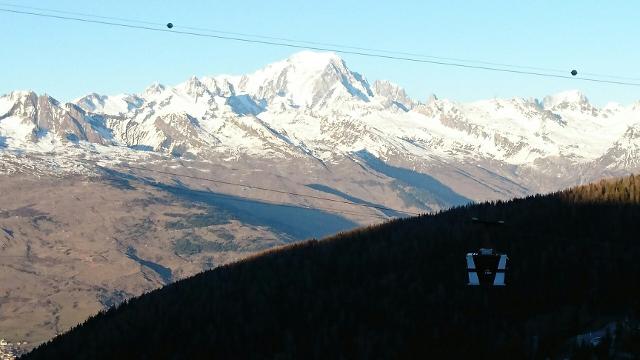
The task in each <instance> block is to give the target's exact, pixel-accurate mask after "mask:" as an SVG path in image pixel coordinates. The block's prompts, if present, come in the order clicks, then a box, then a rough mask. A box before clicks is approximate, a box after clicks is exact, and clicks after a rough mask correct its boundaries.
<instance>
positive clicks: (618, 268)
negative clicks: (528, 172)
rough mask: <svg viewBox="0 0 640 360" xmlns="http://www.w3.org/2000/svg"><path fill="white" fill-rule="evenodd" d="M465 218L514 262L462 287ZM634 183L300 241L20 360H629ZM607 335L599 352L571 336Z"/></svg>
mask: <svg viewBox="0 0 640 360" xmlns="http://www.w3.org/2000/svg"><path fill="white" fill-rule="evenodd" d="M472 216H475V217H480V218H484V219H503V220H505V222H506V224H505V225H504V226H503V227H502V228H500V229H496V230H495V231H493V230H492V231H493V232H494V233H493V234H491V236H492V240H493V241H494V243H495V244H496V245H497V247H498V249H500V250H502V251H505V252H507V253H508V255H509V257H510V259H511V263H510V269H509V275H508V278H507V282H508V286H507V287H506V288H502V289H493V290H490V289H478V288H469V287H467V286H466V282H467V279H466V264H465V258H464V257H465V253H466V252H467V251H469V250H475V249H477V248H478V247H479V246H480V242H481V238H482V234H481V230H482V229H478V227H477V226H478V225H474V224H472V222H471V221H470V218H471V217H472ZM639 230H640V177H630V178H625V179H620V180H615V181H608V182H600V183H598V184H593V185H588V186H584V187H579V188H575V189H571V190H568V191H565V192H561V193H556V194H551V195H545V196H534V197H529V198H525V199H517V200H512V201H507V202H497V203H487V204H477V205H470V206H465V207H459V208H455V209H452V210H449V211H446V212H442V213H439V214H437V215H429V216H421V217H418V218H410V219H404V220H397V221H393V222H390V223H386V224H383V225H379V226H375V227H371V228H367V229H361V230H358V231H354V232H350V233H345V234H339V235H337V236H335V237H332V238H330V239H326V240H322V241H315V240H314V241H308V242H304V243H299V244H296V245H293V246H289V247H286V248H282V249H279V250H275V251H270V252H267V253H265V254H262V255H260V256H256V257H254V258H251V259H248V260H245V261H242V262H239V263H235V264H232V265H228V266H223V267H220V268H217V269H215V270H212V271H207V272H204V273H201V274H199V275H197V276H194V277H193V278H190V279H187V280H184V281H180V282H177V283H175V284H173V285H169V286H166V287H164V288H162V289H160V290H157V291H153V292H151V293H149V294H146V295H144V296H141V297H139V298H136V299H133V300H130V301H128V302H127V303H125V304H123V305H121V306H119V307H118V308H112V309H110V310H109V311H106V312H104V313H101V314H99V315H97V316H95V317H93V318H91V319H89V320H88V321H86V322H85V323H84V324H82V325H81V326H79V327H77V328H74V329H72V330H71V331H69V332H68V333H66V334H63V335H61V336H58V337H57V338H55V339H54V340H53V341H51V342H49V343H47V344H44V345H42V346H40V347H39V348H37V349H36V350H34V351H33V352H32V353H31V354H29V355H27V356H26V358H28V359H54V358H65V359H67V358H69V359H71V358H80V359H99V358H106V359H124V358H137V359H145V358H154V359H156V358H158V359H193V358H214V359H262V358H264V359H354V358H355V359H373V358H412V359H413V358H427V357H429V358H471V357H473V358H489V357H491V358H493V359H495V358H511V359H513V358H546V357H552V358H555V357H559V356H572V357H584V358H591V357H592V356H597V357H600V358H604V357H619V356H624V355H625V354H626V355H629V356H631V357H633V356H639V354H640V336H639V334H638V330H639V329H638V322H637V320H638V319H639V318H640V316H639V314H640V239H639V235H640V231H639ZM610 324H615V326H614V327H615V329H616V330H615V331H608V332H607V333H606V334H605V335H604V336H603V338H602V339H601V341H600V342H599V345H598V346H595V347H589V346H586V345H585V346H575V345H572V344H573V343H575V341H574V340H572V339H575V337H576V336H578V335H580V334H585V333H589V332H590V331H595V330H597V329H602V328H603V327H607V326H609V325H610Z"/></svg>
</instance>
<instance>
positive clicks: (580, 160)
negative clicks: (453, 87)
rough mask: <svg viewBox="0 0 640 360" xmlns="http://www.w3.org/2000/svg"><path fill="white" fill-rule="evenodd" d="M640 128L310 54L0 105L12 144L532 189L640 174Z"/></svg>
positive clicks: (556, 101) (589, 111)
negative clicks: (175, 80)
mask: <svg viewBox="0 0 640 360" xmlns="http://www.w3.org/2000/svg"><path fill="white" fill-rule="evenodd" d="M639 124H640V107H639V106H638V105H637V104H635V105H631V106H627V107H625V106H622V105H618V104H610V105H607V106H606V107H604V108H597V107H596V106H594V105H592V104H591V103H590V102H589V100H588V99H587V97H586V96H585V95H584V94H582V93H580V92H578V91H567V92H563V93H559V94H555V95H550V96H547V97H545V98H544V99H542V100H538V99H525V98H513V99H491V100H486V101H478V102H474V103H469V104H463V103H458V102H455V101H451V100H446V99H442V100H441V99H438V98H436V97H435V96H432V97H431V98H430V99H429V100H428V101H426V102H420V101H416V100H413V99H411V98H410V97H409V96H408V95H407V94H406V92H405V91H404V90H403V89H402V88H401V87H400V86H398V85H395V84H393V83H391V82H388V81H375V82H374V83H373V85H370V84H369V82H368V81H367V80H366V79H365V77H364V76H362V75H360V74H358V73H357V72H354V71H352V70H350V69H349V68H348V67H347V65H346V64H345V62H344V61H343V60H342V59H341V58H340V57H338V56H337V55H335V54H333V53H315V52H310V51H305V52H301V53H298V54H295V55H293V56H291V57H290V58H288V59H286V60H283V61H280V62H276V63H273V64H271V65H268V66H266V67H265V68H263V69H261V70H258V71H256V72H255V73H252V74H248V75H242V76H227V75H221V76H216V77H203V78H197V77H192V78H190V79H188V80H187V81H185V82H183V83H181V84H178V85H176V86H173V87H171V86H165V85H161V84H157V83H156V84H153V85H151V86H150V87H148V88H147V89H145V90H144V91H143V92H141V93H140V94H122V95H115V96H109V95H99V94H95V93H94V94H89V95H87V96H84V97H82V98H80V99H77V100H76V101H74V102H73V103H70V104H64V105H61V104H59V103H58V102H57V101H55V100H54V99H52V98H50V97H48V96H40V97H38V96H36V95H35V94H33V93H28V92H14V93H11V94H8V95H5V96H3V97H1V98H0V136H1V137H2V139H3V140H2V143H4V144H5V145H4V147H5V148H20V147H21V146H26V145H25V144H33V143H39V142H42V141H46V142H48V143H52V142H53V143H57V144H59V146H68V144H76V143H78V142H81V143H82V142H88V143H94V144H102V145H108V146H119V147H124V148H129V149H136V150H146V151H148V150H152V151H154V152H158V153H162V154H167V155H168V156H178V157H181V158H186V159H208V160H211V159H230V158H236V159H238V158H246V157H249V158H256V159H267V160H268V159H272V160H273V159H288V160H291V159H300V158H310V159H315V160H318V161H321V162H324V163H331V164H335V163H339V162H340V161H343V160H345V159H356V160H358V154H362V153H363V152H366V153H369V154H373V155H374V156H375V157H376V158H378V159H380V160H382V161H385V162H387V163H389V164H391V165H394V166H400V167H408V168H411V169H412V170H415V171H419V172H420V171H428V169H434V168H435V167H437V166H439V167H442V166H444V165H443V164H446V165H447V167H449V168H451V167H453V168H457V169H458V170H460V169H461V168H466V167H469V166H475V165H479V164H483V166H484V164H490V165H488V166H486V169H487V171H488V173H489V174H490V175H486V174H485V175H484V176H482V175H480V176H479V177H480V178H483V177H486V176H489V177H495V178H500V177H506V178H507V179H509V181H513V182H515V183H518V184H522V185H523V186H525V187H526V188H527V189H529V190H528V191H529V192H534V191H539V190H549V189H552V188H555V187H561V186H566V185H568V184H571V183H572V182H576V181H586V180H588V179H585V178H583V177H582V174H581V173H580V171H578V172H575V171H571V172H567V169H568V168H569V167H575V168H580V169H589V171H588V172H589V173H590V174H597V171H595V172H594V170H593V166H592V165H594V166H595V165H598V166H602V167H604V168H606V169H607V170H608V171H612V170H619V171H623V172H631V171H635V170H637V167H638V164H637V161H635V159H636V157H635V155H636V154H635V153H634V147H633V146H630V145H629V144H631V143H633V144H635V140H634V139H635V137H636V135H635V134H636V132H633V131H631V130H630V129H634V128H635V127H636V126H639ZM630 131H631V132H630ZM630 138H631V139H630ZM65 144H67V145H65ZM76 146H77V144H76ZM604 159H609V160H606V161H605V160H604ZM613 159H616V160H615V161H614V160H613ZM605 163H606V165H604V164H605ZM505 169H509V170H505ZM585 171H586V170H585ZM522 173H530V174H539V175H540V176H542V175H544V176H546V177H549V179H557V180H555V182H556V184H550V183H548V180H541V179H539V178H536V177H535V176H532V177H531V178H529V179H522V178H521V176H520V175H519V174H522ZM430 175H433V176H435V177H438V176H441V175H440V174H438V173H433V174H430ZM474 176H475V175H474ZM594 176H595V175H594ZM443 179H444V180H447V179H446V178H443ZM476 180H477V179H476ZM549 181H551V180H549ZM445 182H446V181H445ZM552 182H553V181H552ZM453 183H455V181H453ZM474 198H475V197H474Z"/></svg>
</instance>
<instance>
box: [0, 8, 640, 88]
mask: <svg viewBox="0 0 640 360" xmlns="http://www.w3.org/2000/svg"><path fill="white" fill-rule="evenodd" d="M0 12H5V13H13V14H22V15H30V16H38V17H45V18H53V19H58V20H70V21H78V22H84V23H93V24H102V25H109V26H116V27H123V28H132V29H139V30H147V31H156V32H163V33H173V34H180V35H188V36H195V37H203V38H213V39H220V40H230V41H237V42H244V43H252V44H262V45H270V46H279V47H288V48H295V49H307V50H316V51H332V52H335V53H340V54H348V55H357V56H365V57H373V58H381V59H388V60H398V61H407V62H414V63H425V64H433V65H442V66H450V67H458V68H466V69H475V70H486V71H494V72H503V73H511V74H520V75H530V76H538V77H548V78H557V79H567V80H580V81H587V82H594V83H604V84H614V85H625V86H638V87H640V83H635V82H627V81H615V80H603V79H597V78H587V77H575V76H567V75H558V74H549V73H543V72H537V71H525V70H514V69H504V68H497V67H491V66H484V65H469V64H462V63H456V62H447V61H436V60H426V59H417V58H412V57H406V56H395V55H384V54H373V53H369V52H363V51H355V50H341V49H335V48H330V47H320V46H306V45H296V44H290V43H283V42H277V41H267V40H255V39H248V38H242V37H236V36H223V35H213V34H203V33H199V32H194V31H182V30H174V29H166V28H155V27H149V26H145V25H131V24H123V23H116V22H111V21H104V20H92V19H86V18H80V17H72V16H62V15H52V14H44V13H39V12H33V11H21V10H12V9H3V8H0ZM153 24H155V23H153Z"/></svg>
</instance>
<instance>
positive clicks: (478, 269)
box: [467, 248, 509, 287]
mask: <svg viewBox="0 0 640 360" xmlns="http://www.w3.org/2000/svg"><path fill="white" fill-rule="evenodd" d="M508 260H509V258H508V257H507V255H505V254H498V253H496V252H495V251H493V249H486V248H483V249H480V250H478V252H477V253H467V272H468V274H469V283H468V285H469V286H485V287H491V286H505V285H506V284H505V274H506V271H507V262H508Z"/></svg>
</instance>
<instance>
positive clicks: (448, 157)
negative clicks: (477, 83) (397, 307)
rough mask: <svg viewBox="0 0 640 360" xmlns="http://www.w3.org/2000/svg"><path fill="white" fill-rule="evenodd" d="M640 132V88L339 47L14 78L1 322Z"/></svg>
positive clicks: (128, 291)
mask: <svg viewBox="0 0 640 360" xmlns="http://www.w3.org/2000/svg"><path fill="white" fill-rule="evenodd" d="M425 81H428V79H425ZM639 146H640V102H636V103H634V104H630V105H626V106H625V105H620V104H615V103H610V104H608V105H606V106H604V107H597V106H595V105H593V104H591V103H590V102H589V101H588V99H587V98H586V96H585V95H584V94H581V93H580V92H578V91H567V92H562V93H559V94H555V95H550V96H547V97H544V98H543V99H526V98H513V99H490V100H484V101H477V102H472V103H460V102H456V101H452V100H447V99H439V98H438V97H437V96H435V95H433V96H430V97H429V98H428V99H425V100H418V99H412V98H411V97H410V96H409V95H408V94H407V93H406V91H405V90H404V89H402V87H400V86H398V85H396V84H393V83H391V82H388V81H373V82H369V81H368V80H367V79H366V78H365V76H363V75H361V74H359V73H357V72H355V71H353V70H351V69H349V67H347V65H346V63H345V62H344V61H343V60H342V59H341V58H340V57H339V56H337V55H336V54H334V53H317V52H308V51H307V52H301V53H298V54H294V55H292V56H291V57H290V58H288V59H286V60H283V61H280V62H276V63H273V64H271V65H268V66H266V67H265V68H263V69H261V70H258V71H256V72H254V73H252V74H247V75H242V76H230V75H219V76H213V77H201V78H197V77H192V78H190V79H188V80H187V81H185V82H183V83H180V84H178V85H175V86H167V85H162V84H159V83H156V84H153V85H151V86H149V87H148V88H147V89H145V90H144V91H142V92H140V93H138V94H121V95H104V94H96V93H92V94H88V95H86V96H83V97H81V98H78V99H75V100H73V101H71V102H67V103H62V102H60V101H58V100H56V99H55V98H54V97H51V96H49V95H46V94H41V95H38V94H36V93H34V92H31V91H14V92H11V93H9V94H6V95H3V96H0V190H1V191H0V192H1V194H2V199H1V200H2V201H1V202H0V230H1V231H0V251H1V256H0V264H1V265H2V266H3V271H2V272H0V274H1V275H0V281H2V283H3V284H5V286H4V288H5V289H6V290H5V293H4V294H3V307H2V308H0V337H4V338H7V339H9V340H11V341H13V342H17V341H23V340H28V341H29V342H30V343H32V344H35V343H39V342H41V341H43V340H47V339H49V338H51V337H52V336H53V335H55V334H57V333H60V332H62V331H64V330H65V329H68V328H69V327H71V326H72V325H74V324H76V323H78V322H80V321H82V320H83V319H85V318H86V317H87V316H89V315H91V314H93V313H95V312H96V311H98V310H99V309H102V308H105V307H109V306H112V305H114V304H117V303H119V302H121V301H122V300H124V299H126V298H129V297H132V296H135V295H139V294H141V293H143V292H146V291H149V290H152V289H155V288H158V287H160V286H163V285H166V284H169V283H171V282H173V281H176V280H178V279H181V278H184V277H188V276H190V275H193V274H195V273H197V272H199V271H202V270H206V269H210V268H213V267H217V266H220V265H223V264H226V263H229V262H233V261H237V260H239V259H242V258H245V257H247V256H249V255H251V254H254V253H256V252H259V251H262V250H264V249H267V248H270V247H273V246H278V245H283V244H288V243H291V242H295V241H299V240H303V239H308V238H318V237H322V236H327V235H329V234H332V233H336V232H339V231H345V230H349V229H352V228H354V227H357V226H359V225H370V224H374V223H378V222H380V221H383V220H385V219H389V218H393V217H399V216H407V215H410V214H417V213H425V212H438V211H440V210H444V209H447V208H450V207H452V206H456V205H463V204H467V203H469V202H472V201H484V200H504V199H510V198H513V197H519V196H525V195H531V194H535V193H540V192H549V191H555V190H558V189H561V188H565V187H569V186H572V185H576V184H582V183H586V182H589V181H591V180H595V179H599V178H602V177H606V176H619V175H626V174H629V173H633V172H636V171H638V169H639V168H640V164H639V161H640V157H639V156H638V154H639ZM265 189H268V190H265ZM301 195H302V196H301ZM327 199H329V200H327ZM88 274H99V276H89V275H88Z"/></svg>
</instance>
